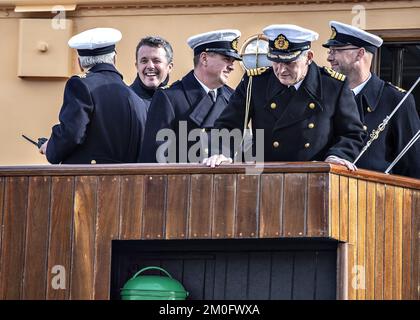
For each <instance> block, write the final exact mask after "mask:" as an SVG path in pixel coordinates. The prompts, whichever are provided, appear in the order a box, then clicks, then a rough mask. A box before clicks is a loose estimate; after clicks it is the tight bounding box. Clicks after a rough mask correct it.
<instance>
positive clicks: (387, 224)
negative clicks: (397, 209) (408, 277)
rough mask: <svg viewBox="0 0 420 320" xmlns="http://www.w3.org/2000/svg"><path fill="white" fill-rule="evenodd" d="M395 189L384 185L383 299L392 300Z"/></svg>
mask: <svg viewBox="0 0 420 320" xmlns="http://www.w3.org/2000/svg"><path fill="white" fill-rule="evenodd" d="M394 198H395V187H393V186H389V185H385V218H384V228H385V234H384V239H385V241H384V295H383V297H384V299H385V300H390V299H392V287H393V283H392V278H393V260H394V256H393V251H394V248H393V242H394V202H395V201H394Z"/></svg>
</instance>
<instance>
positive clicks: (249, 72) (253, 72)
mask: <svg viewBox="0 0 420 320" xmlns="http://www.w3.org/2000/svg"><path fill="white" fill-rule="evenodd" d="M267 70H268V67H260V68H255V69H248V70H246V74H247V75H248V77H250V76H259V75H261V74H263V73H264V72H266V71H267Z"/></svg>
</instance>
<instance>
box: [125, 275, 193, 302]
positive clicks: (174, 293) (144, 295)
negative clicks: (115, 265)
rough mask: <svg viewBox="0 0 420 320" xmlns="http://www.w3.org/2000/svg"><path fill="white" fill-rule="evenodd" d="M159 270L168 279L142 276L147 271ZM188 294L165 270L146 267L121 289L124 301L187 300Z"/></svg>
mask: <svg viewBox="0 0 420 320" xmlns="http://www.w3.org/2000/svg"><path fill="white" fill-rule="evenodd" d="M152 269H153V270H159V271H161V272H163V273H165V274H166V275H167V277H162V276H156V275H140V274H141V273H142V272H144V271H147V270H152ZM187 296H188V292H187V291H186V290H185V289H184V287H183V286H182V284H181V283H180V282H179V281H178V280H176V279H174V278H172V276H171V275H170V274H169V273H168V272H167V271H166V270H164V269H162V268H159V267H146V268H143V269H141V270H140V271H138V272H137V273H136V274H135V275H134V276H133V277H132V278H131V279H130V280H128V281H127V282H126V283H125V285H124V287H123V288H122V289H121V299H122V300H185V299H186V297H187Z"/></svg>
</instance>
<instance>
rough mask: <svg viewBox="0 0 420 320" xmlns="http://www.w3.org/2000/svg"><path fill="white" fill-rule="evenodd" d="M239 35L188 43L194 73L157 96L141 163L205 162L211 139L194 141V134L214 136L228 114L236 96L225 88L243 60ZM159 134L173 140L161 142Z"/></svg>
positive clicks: (222, 33)
mask: <svg viewBox="0 0 420 320" xmlns="http://www.w3.org/2000/svg"><path fill="white" fill-rule="evenodd" d="M240 35H241V33H240V32H239V30H231V29H227V30H216V31H210V32H206V33H201V34H198V35H195V36H192V37H190V38H189V39H188V40H187V43H188V45H189V46H190V47H191V49H192V50H193V51H194V60H193V62H194V69H193V70H191V71H190V72H189V73H188V74H187V75H185V76H184V77H183V78H182V79H181V80H179V81H177V82H175V83H174V84H172V85H171V86H170V87H169V88H168V89H161V90H158V91H157V92H156V93H155V95H154V96H153V99H152V103H151V105H150V108H149V111H148V114H147V122H146V130H145V137H144V142H143V147H142V152H141V154H142V156H141V162H198V161H200V160H202V159H203V158H204V157H205V156H207V153H208V152H209V151H208V146H209V145H210V144H209V143H208V142H207V141H208V139H207V135H206V137H201V136H198V137H197V139H196V140H194V139H191V136H190V133H191V131H192V130H195V131H200V130H202V131H204V133H205V132H206V131H210V130H211V128H213V126H214V122H215V120H216V119H217V118H218V117H219V115H220V114H221V113H222V111H223V110H224V109H225V107H226V105H227V103H228V101H229V98H230V96H231V94H232V92H233V89H231V88H230V87H229V86H227V85H226V83H227V81H228V78H229V75H230V74H231V72H232V71H233V70H234V62H235V61H236V60H240V59H241V58H240V55H239V53H238V48H237V45H238V39H239V37H240ZM162 129H163V131H161V130H162ZM165 130H169V131H165ZM159 132H171V133H173V134H172V135H171V134H168V135H167V138H166V137H165V138H163V139H160V138H159V134H160V133H159ZM189 138H190V139H189ZM202 138H203V139H202ZM188 140H189V141H188ZM198 140H200V141H201V140H203V141H205V142H206V143H204V145H200V146H199V147H197V148H196V149H194V150H197V152H190V151H192V147H193V146H196V145H197V144H200V141H198ZM201 142H202V141H201ZM183 146H184V147H185V148H183Z"/></svg>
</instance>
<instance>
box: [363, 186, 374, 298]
mask: <svg viewBox="0 0 420 320" xmlns="http://www.w3.org/2000/svg"><path fill="white" fill-rule="evenodd" d="M375 212H376V184H375V183H374V182H368V183H367V195H366V269H365V270H366V273H365V279H366V296H365V298H366V299H368V300H373V299H374V298H375V238H376V237H375V215H376V213H375Z"/></svg>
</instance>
